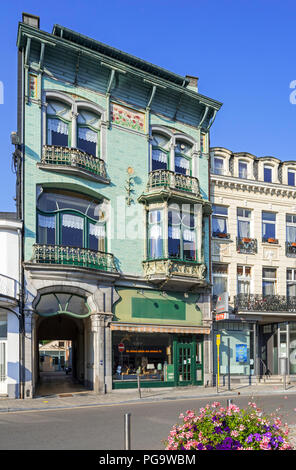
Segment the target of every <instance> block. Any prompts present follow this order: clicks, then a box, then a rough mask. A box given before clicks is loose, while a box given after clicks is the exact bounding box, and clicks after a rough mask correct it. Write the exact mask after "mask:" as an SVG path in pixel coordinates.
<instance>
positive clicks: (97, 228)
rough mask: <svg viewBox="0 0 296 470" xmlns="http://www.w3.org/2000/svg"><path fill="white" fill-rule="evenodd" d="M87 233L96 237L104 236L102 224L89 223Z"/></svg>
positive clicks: (104, 231)
mask: <svg viewBox="0 0 296 470" xmlns="http://www.w3.org/2000/svg"><path fill="white" fill-rule="evenodd" d="M89 234H90V235H93V236H94V237H96V238H105V235H106V230H105V226H104V225H94V224H89Z"/></svg>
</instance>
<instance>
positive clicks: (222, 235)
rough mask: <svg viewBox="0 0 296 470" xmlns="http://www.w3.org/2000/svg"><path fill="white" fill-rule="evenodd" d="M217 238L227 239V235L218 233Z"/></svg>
mask: <svg viewBox="0 0 296 470" xmlns="http://www.w3.org/2000/svg"><path fill="white" fill-rule="evenodd" d="M218 237H219V238H226V237H227V233H218Z"/></svg>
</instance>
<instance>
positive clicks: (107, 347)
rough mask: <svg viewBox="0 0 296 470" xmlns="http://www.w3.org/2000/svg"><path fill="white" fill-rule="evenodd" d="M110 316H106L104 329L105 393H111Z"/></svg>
mask: <svg viewBox="0 0 296 470" xmlns="http://www.w3.org/2000/svg"><path fill="white" fill-rule="evenodd" d="M111 320H112V316H106V327H105V361H106V367H105V371H106V392H107V393H111V392H112V331H111V326H110V322H111Z"/></svg>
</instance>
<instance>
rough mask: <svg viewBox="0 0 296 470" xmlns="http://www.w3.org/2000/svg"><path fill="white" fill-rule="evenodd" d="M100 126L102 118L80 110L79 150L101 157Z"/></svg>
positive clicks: (78, 127)
mask: <svg viewBox="0 0 296 470" xmlns="http://www.w3.org/2000/svg"><path fill="white" fill-rule="evenodd" d="M99 124H100V118H99V116H98V115H96V114H94V113H91V112H89V111H85V110H84V109H82V110H79V114H78V119H77V125H78V126H77V129H78V131H77V148H79V149H80V150H83V151H84V152H86V153H88V154H89V155H93V156H94V157H99V136H100V133H99Z"/></svg>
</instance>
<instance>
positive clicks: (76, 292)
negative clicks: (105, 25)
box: [17, 15, 221, 397]
mask: <svg viewBox="0 0 296 470" xmlns="http://www.w3.org/2000/svg"><path fill="white" fill-rule="evenodd" d="M17 45H18V63H19V66H18V74H19V76H18V83H19V98H18V137H19V139H20V143H19V146H18V148H19V150H20V152H21V157H20V158H19V166H18V173H19V179H18V187H19V188H20V190H19V192H18V195H17V200H18V202H19V204H18V211H19V215H20V217H21V218H23V220H24V250H23V270H24V271H23V275H24V279H25V291H24V298H23V299H24V307H23V311H22V315H23V318H24V321H25V331H26V335H25V347H24V356H23V360H24V367H25V370H26V377H25V379H24V382H23V390H24V392H23V395H24V397H31V396H32V395H34V393H35V390H36V385H37V383H38V377H39V352H38V343H39V341H40V340H68V341H72V346H73V347H72V363H73V374H74V376H75V377H76V378H77V379H78V380H79V381H80V382H81V383H83V384H84V385H85V386H86V387H88V388H90V389H93V390H95V391H97V392H98V393H105V392H108V391H110V390H112V388H122V387H135V386H136V384H137V373H138V374H140V378H141V381H142V384H143V386H175V385H187V384H203V383H205V382H208V381H209V380H210V379H211V376H212V352H211V351H212V349H211V348H212V345H211V335H210V331H211V323H212V317H211V309H210V293H211V287H210V258H209V257H210V249H209V248H210V239H209V218H210V206H211V204H210V201H209V150H208V145H209V129H210V127H211V125H212V123H213V122H214V119H215V116H216V113H217V111H218V110H219V109H220V107H221V103H219V102H217V101H215V100H213V99H211V98H208V97H206V96H203V95H201V94H200V93H199V92H198V89H197V79H196V78H195V77H191V76H186V77H183V76H180V75H177V74H174V73H172V72H170V71H167V70H164V69H162V68H161V67H158V66H155V65H152V64H150V63H147V62H145V61H143V60H142V59H138V58H135V57H133V56H131V55H129V54H126V53H124V52H122V51H119V50H116V49H114V48H112V47H110V46H107V45H105V44H102V43H100V42H98V41H96V40H94V39H91V38H88V37H85V36H83V35H81V34H78V33H76V32H74V31H71V30H69V29H67V28H65V27H63V26H60V25H54V27H53V30H52V33H47V32H45V31H43V30H41V29H40V28H39V18H37V17H33V16H32V15H24V16H23V21H22V22H21V23H20V24H19V29H18V40H17Z"/></svg>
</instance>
